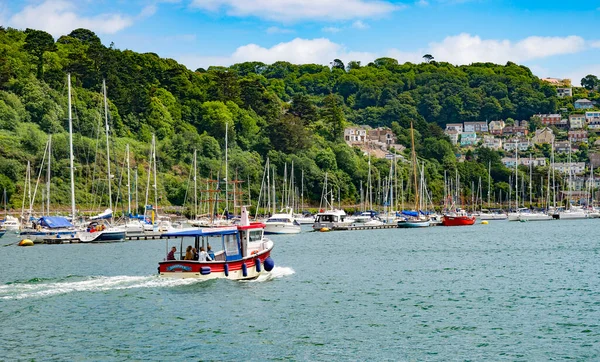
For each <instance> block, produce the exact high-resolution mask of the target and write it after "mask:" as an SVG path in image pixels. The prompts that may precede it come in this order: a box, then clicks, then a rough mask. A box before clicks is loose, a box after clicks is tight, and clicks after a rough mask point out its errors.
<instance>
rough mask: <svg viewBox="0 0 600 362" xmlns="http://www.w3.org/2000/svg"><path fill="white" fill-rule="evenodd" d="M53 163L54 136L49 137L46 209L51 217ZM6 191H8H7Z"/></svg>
mask: <svg viewBox="0 0 600 362" xmlns="http://www.w3.org/2000/svg"><path fill="white" fill-rule="evenodd" d="M51 162H52V135H48V170H47V171H46V205H47V206H46V209H47V210H48V213H47V215H50V163H51ZM5 191H6V190H5Z"/></svg>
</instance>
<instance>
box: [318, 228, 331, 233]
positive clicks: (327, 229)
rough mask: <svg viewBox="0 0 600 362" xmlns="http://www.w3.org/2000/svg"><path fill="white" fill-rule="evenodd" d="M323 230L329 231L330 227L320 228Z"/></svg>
mask: <svg viewBox="0 0 600 362" xmlns="http://www.w3.org/2000/svg"><path fill="white" fill-rule="evenodd" d="M319 231H321V232H325V231H329V228H321V230H319Z"/></svg>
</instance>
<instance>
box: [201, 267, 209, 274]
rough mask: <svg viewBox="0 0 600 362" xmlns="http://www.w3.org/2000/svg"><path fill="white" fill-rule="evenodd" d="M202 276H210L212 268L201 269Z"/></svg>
mask: <svg viewBox="0 0 600 362" xmlns="http://www.w3.org/2000/svg"><path fill="white" fill-rule="evenodd" d="M200 274H202V275H208V274H210V267H209V266H203V267H202V268H200Z"/></svg>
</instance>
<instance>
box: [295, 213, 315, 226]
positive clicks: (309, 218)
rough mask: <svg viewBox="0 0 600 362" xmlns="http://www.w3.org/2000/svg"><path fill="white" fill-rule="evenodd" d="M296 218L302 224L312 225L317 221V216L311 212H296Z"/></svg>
mask: <svg viewBox="0 0 600 362" xmlns="http://www.w3.org/2000/svg"><path fill="white" fill-rule="evenodd" d="M294 220H296V222H297V223H298V224H300V225H312V224H314V222H315V216H314V215H311V214H294Z"/></svg>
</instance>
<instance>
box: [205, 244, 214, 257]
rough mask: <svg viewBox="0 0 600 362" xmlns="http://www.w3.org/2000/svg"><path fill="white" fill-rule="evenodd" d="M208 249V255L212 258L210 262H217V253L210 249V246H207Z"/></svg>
mask: <svg viewBox="0 0 600 362" xmlns="http://www.w3.org/2000/svg"><path fill="white" fill-rule="evenodd" d="M207 249H208V250H207V251H206V253H207V254H208V256H210V260H215V253H214V252H213V251H212V249H211V248H210V245H208V246H207Z"/></svg>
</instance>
